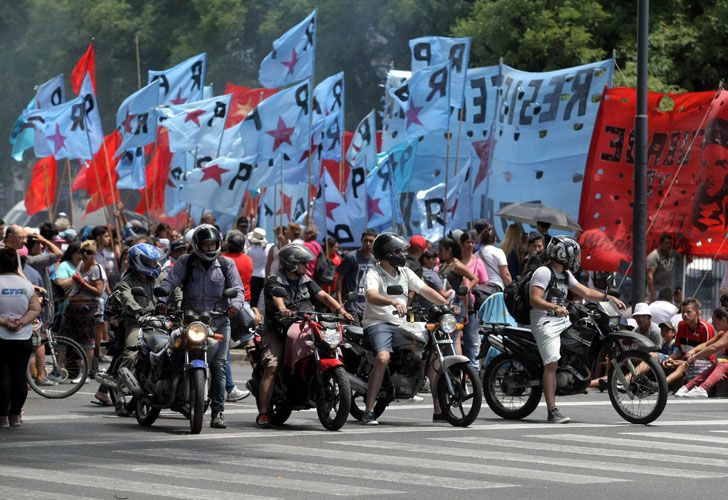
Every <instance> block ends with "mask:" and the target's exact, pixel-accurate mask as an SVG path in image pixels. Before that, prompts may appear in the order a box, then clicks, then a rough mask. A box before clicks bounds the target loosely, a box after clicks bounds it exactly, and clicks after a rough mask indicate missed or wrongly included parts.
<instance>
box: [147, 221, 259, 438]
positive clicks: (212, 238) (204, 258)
mask: <svg viewBox="0 0 728 500" xmlns="http://www.w3.org/2000/svg"><path fill="white" fill-rule="evenodd" d="M191 245H192V254H189V255H182V256H181V257H180V258H179V260H178V262H177V264H176V265H175V266H174V267H173V268H172V271H171V272H170V273H169V274H168V275H167V276H166V277H165V278H164V281H163V282H162V284H161V287H162V288H164V289H165V290H166V291H167V293H168V294H169V295H168V296H166V297H160V303H161V304H160V307H159V310H160V312H161V313H165V312H166V307H165V305H166V302H167V301H169V300H173V299H172V298H171V293H172V291H173V290H174V289H175V288H177V287H181V288H182V294H183V298H182V309H184V310H192V311H194V312H195V313H198V314H199V313H204V312H210V311H214V310H220V309H223V310H226V311H227V315H228V316H229V317H233V316H237V315H238V314H239V313H240V311H241V310H242V308H243V304H244V301H245V298H244V292H243V285H242V282H241V281H240V275H239V274H238V271H237V269H236V268H235V263H234V262H233V261H232V260H231V259H229V258H227V257H222V256H221V255H220V250H221V247H222V238H221V236H220V232H219V231H218V230H217V228H216V227H215V226H212V225H210V224H201V225H199V226H197V227H196V228H195V229H194V231H193V233H192V239H191ZM228 288H235V289H236V290H237V292H238V294H237V296H236V297H235V298H233V299H226V298H225V297H223V292H224V291H225V290H226V289H228ZM210 326H211V327H212V328H213V329H214V330H215V332H217V333H220V334H222V335H223V337H224V338H223V339H222V340H221V341H220V342H219V343H218V347H217V350H216V352H215V353H214V356H213V359H211V360H210V378H211V383H210V399H211V400H212V401H211V403H210V407H211V409H212V418H211V420H210V427H212V428H215V429H225V428H226V427H227V426H226V425H225V416H224V414H223V411H224V410H225V380H226V377H225V363H226V359H227V349H228V344H229V341H230V321H229V319H228V318H226V317H224V316H217V317H214V318H213V319H212V320H211V322H210Z"/></svg>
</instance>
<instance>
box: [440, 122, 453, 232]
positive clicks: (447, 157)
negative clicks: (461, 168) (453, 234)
mask: <svg viewBox="0 0 728 500" xmlns="http://www.w3.org/2000/svg"><path fill="white" fill-rule="evenodd" d="M451 138H452V134H451V133H450V127H448V128H447V149H446V152H445V195H444V196H443V198H444V199H445V206H444V207H443V209H442V210H443V214H442V237H443V238H444V237H445V236H446V235H447V189H448V181H449V177H450V175H449V174H450V140H451Z"/></svg>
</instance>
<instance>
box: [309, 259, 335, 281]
mask: <svg viewBox="0 0 728 500" xmlns="http://www.w3.org/2000/svg"><path fill="white" fill-rule="evenodd" d="M335 275H336V266H334V263H333V262H332V260H331V259H330V258H329V256H328V255H326V254H325V253H324V252H321V253H320V254H319V256H318V259H316V267H315V268H314V270H313V280H314V281H315V282H316V283H318V284H320V285H330V284H331V283H333V281H334V276H335Z"/></svg>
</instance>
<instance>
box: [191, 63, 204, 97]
mask: <svg viewBox="0 0 728 500" xmlns="http://www.w3.org/2000/svg"><path fill="white" fill-rule="evenodd" d="M190 71H191V72H192V76H191V77H190V80H192V82H193V84H192V90H195V87H197V89H198V90H200V89H202V61H197V62H196V63H195V64H193V65H192V67H191V68H190Z"/></svg>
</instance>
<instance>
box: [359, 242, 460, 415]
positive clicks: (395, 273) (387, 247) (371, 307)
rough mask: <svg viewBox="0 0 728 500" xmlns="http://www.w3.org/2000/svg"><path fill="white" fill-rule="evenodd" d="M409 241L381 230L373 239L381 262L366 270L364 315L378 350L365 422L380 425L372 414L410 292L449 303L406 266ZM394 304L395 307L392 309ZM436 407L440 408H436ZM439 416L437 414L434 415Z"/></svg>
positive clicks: (370, 382)
mask: <svg viewBox="0 0 728 500" xmlns="http://www.w3.org/2000/svg"><path fill="white" fill-rule="evenodd" d="M408 248H409V245H408V243H407V241H406V240H405V239H404V238H402V237H401V236H398V235H397V234H395V233H382V234H380V235H379V236H377V238H376V239H375V240H374V247H373V253H374V258H375V259H377V260H378V261H379V264H378V265H376V266H374V267H373V268H372V269H369V270H368V271H367V274H366V276H365V277H364V280H365V284H366V287H365V290H366V293H365V298H366V305H365V307H364V316H363V319H362V326H363V327H364V333H365V334H366V335H367V336H368V337H369V342H370V344H371V345H372V347H373V348H374V350H375V351H376V352H377V357H376V360H375V361H374V366H373V367H372V371H371V372H370V373H369V385H368V388H367V402H366V409H365V411H364V416H363V417H362V419H361V423H362V424H367V425H377V424H378V423H379V422H377V419H376V417H375V416H374V413H373V411H372V410H373V408H374V403H375V402H376V400H377V394H378V393H379V388H380V387H381V386H382V379H383V377H384V370H385V369H386V368H387V365H388V364H389V358H390V355H391V353H392V352H393V351H392V336H393V335H394V332H395V331H396V330H397V327H398V326H399V325H401V324H402V323H404V322H405V318H404V316H405V314H406V312H407V299H408V294H409V292H410V291H413V292H415V293H418V294H420V295H422V296H423V297H425V298H426V299H427V300H429V301H430V302H432V303H433V304H447V300H445V299H444V298H443V297H442V295H440V294H439V293H438V292H437V291H435V290H433V289H432V288H430V287H429V286H427V285H426V284H425V283H424V281H422V280H421V279H420V278H418V277H417V275H416V274H415V273H414V271H412V270H411V269H409V268H408V267H406V263H407V249H408ZM397 285H399V286H401V287H402V294H401V295H388V294H387V288H388V287H390V286H397ZM393 307H394V309H393ZM436 409H437V408H436ZM435 417H437V415H435Z"/></svg>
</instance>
